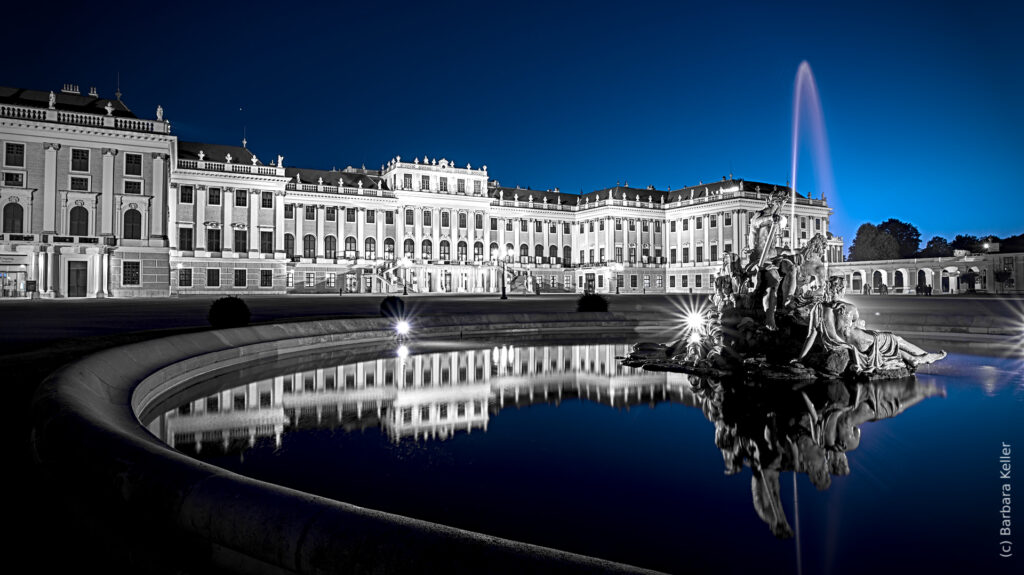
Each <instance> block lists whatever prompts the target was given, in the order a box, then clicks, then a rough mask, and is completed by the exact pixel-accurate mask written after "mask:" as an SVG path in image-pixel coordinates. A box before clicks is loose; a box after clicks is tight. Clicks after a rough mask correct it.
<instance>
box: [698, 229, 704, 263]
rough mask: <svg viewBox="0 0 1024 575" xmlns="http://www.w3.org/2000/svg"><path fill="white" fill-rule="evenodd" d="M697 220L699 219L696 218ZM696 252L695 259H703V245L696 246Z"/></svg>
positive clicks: (700, 260) (699, 260)
mask: <svg viewBox="0 0 1024 575" xmlns="http://www.w3.org/2000/svg"><path fill="white" fill-rule="evenodd" d="M697 221H700V220H697ZM696 254H697V255H696V261H698V262H702V261H704V246H697V252H696Z"/></svg>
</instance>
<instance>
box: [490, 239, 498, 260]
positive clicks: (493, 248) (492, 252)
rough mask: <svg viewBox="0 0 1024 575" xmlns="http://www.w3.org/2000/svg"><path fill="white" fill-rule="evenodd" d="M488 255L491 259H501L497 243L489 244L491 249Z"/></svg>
mask: <svg viewBox="0 0 1024 575" xmlns="http://www.w3.org/2000/svg"><path fill="white" fill-rule="evenodd" d="M489 253H490V255H491V257H492V258H495V259H497V258H499V257H501V252H499V251H498V243H497V242H491V249H490V252H489Z"/></svg>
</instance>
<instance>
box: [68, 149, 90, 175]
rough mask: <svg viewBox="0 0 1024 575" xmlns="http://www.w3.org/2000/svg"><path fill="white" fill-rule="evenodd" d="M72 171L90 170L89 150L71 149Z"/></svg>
mask: <svg viewBox="0 0 1024 575" xmlns="http://www.w3.org/2000/svg"><path fill="white" fill-rule="evenodd" d="M71 171H72V172H88V171H89V150H75V149H72V150H71Z"/></svg>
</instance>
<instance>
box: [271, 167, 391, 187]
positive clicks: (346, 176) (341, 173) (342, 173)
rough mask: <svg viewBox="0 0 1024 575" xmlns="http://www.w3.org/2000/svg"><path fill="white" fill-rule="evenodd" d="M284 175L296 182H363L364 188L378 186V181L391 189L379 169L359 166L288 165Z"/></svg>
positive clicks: (346, 185) (354, 185)
mask: <svg viewBox="0 0 1024 575" xmlns="http://www.w3.org/2000/svg"><path fill="white" fill-rule="evenodd" d="M284 175H285V176H288V177H289V178H291V179H292V182H294V183H296V184H316V183H319V181H320V178H323V181H324V182H323V183H324V185H325V186H337V185H338V182H339V181H341V182H342V185H343V186H345V187H348V188H358V187H359V183H360V182H362V184H363V187H364V188H376V187H377V182H378V181H380V182H381V189H385V190H387V189H390V188H389V187H388V182H387V179H385V178H383V177H381V176H380V174H379V172H378V170H364V169H359V168H346V169H344V170H317V169H314V168H295V167H287V168H285V170H284Z"/></svg>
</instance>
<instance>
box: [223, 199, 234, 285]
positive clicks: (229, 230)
mask: <svg viewBox="0 0 1024 575" xmlns="http://www.w3.org/2000/svg"><path fill="white" fill-rule="evenodd" d="M222 194H223V195H222V196H221V198H220V213H221V216H220V229H221V232H220V249H221V250H223V251H225V252H232V251H235V228H233V227H231V224H232V221H231V220H232V217H231V212H232V210H234V206H235V189H234V188H224V190H223V192H222ZM222 283H223V282H222Z"/></svg>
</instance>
